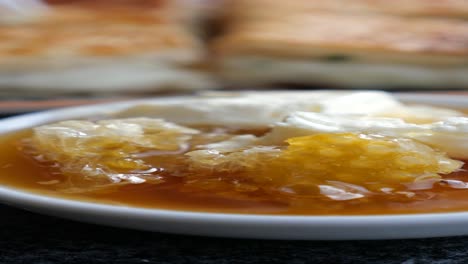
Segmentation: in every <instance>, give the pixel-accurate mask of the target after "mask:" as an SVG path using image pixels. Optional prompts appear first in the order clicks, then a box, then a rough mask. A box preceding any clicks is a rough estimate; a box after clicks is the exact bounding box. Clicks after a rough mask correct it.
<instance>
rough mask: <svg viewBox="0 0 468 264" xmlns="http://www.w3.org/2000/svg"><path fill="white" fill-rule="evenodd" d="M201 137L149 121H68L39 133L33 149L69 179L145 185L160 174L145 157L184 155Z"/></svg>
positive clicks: (41, 128) (181, 128)
mask: <svg viewBox="0 0 468 264" xmlns="http://www.w3.org/2000/svg"><path fill="white" fill-rule="evenodd" d="M197 133H199V132H198V131H197V130H194V129H190V128H186V127H182V126H178V125H175V124H173V123H168V122H165V121H163V120H159V119H148V118H134V119H114V120H102V121H97V122H91V121H64V122H58V123H54V124H48V125H44V126H40V127H37V128H35V129H34V135H33V137H32V138H31V140H30V144H31V145H32V149H33V152H34V153H35V158H36V159H37V160H38V161H41V162H44V161H47V162H54V163H55V164H56V165H54V166H53V167H58V168H60V172H61V173H63V174H65V175H67V176H77V177H75V178H79V177H81V178H87V179H89V180H92V181H96V182H98V183H99V182H103V183H106V182H107V183H108V182H109V181H110V182H113V183H120V182H123V181H128V182H132V183H142V182H144V181H146V180H147V179H148V178H145V176H154V174H157V173H158V171H160V170H161V169H162V168H159V167H154V166H152V164H149V163H148V162H146V161H145V159H144V158H145V156H158V155H161V156H163V155H167V154H176V153H179V152H180V151H185V149H186V148H187V142H188V141H189V140H190V139H191V138H192V136H193V135H195V134H197ZM83 176H84V177H83ZM149 179H152V180H155V179H158V177H151V178H149Z"/></svg>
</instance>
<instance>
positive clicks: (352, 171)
mask: <svg viewBox="0 0 468 264" xmlns="http://www.w3.org/2000/svg"><path fill="white" fill-rule="evenodd" d="M97 114H98V113H97ZM85 118H86V117H85ZM467 126H468V118H467V117H465V116H464V114H463V112H459V111H456V110H452V109H445V108H439V107H432V106H424V105H423V106H422V105H405V104H402V103H400V102H399V101H397V100H396V99H395V98H394V97H392V96H391V95H390V94H387V93H384V92H370V91H369V92H353V93H351V92H336V91H316V92H264V93H262V92H245V93H234V94H233V93H206V94H204V95H201V96H197V97H184V98H172V99H166V100H160V101H155V102H153V103H147V104H136V105H135V106H132V107H129V108H127V109H125V110H123V111H118V112H114V113H111V114H108V115H107V116H102V117H100V118H97V117H93V118H88V119H77V120H63V121H60V122H55V123H50V124H44V125H41V126H37V127H34V128H31V129H28V130H25V131H19V132H16V133H12V134H8V135H4V136H2V138H1V145H2V150H1V152H0V161H1V164H2V166H1V168H0V182H1V183H2V184H3V185H7V186H11V187H15V188H19V189H25V190H28V191H32V192H37V193H40V194H43V195H50V196H58V197H63V198H67V199H75V200H83V201H92V202H97V203H104V204H121V205H125V206H133V207H147V208H164V209H172V210H185V211H204V212H229V213H246V214H291V215H359V214H361V215H362V214H397V213H423V212H424V213H427V212H450V211H466V210H467V209H468V190H466V189H467V188H468V183H467V181H466V177H467V176H468V175H467V174H466V173H465V171H464V169H463V165H464V163H463V160H466V159H468V152H467V151H466V150H467V149H468V145H467V140H466V138H467V133H468V132H467Z"/></svg>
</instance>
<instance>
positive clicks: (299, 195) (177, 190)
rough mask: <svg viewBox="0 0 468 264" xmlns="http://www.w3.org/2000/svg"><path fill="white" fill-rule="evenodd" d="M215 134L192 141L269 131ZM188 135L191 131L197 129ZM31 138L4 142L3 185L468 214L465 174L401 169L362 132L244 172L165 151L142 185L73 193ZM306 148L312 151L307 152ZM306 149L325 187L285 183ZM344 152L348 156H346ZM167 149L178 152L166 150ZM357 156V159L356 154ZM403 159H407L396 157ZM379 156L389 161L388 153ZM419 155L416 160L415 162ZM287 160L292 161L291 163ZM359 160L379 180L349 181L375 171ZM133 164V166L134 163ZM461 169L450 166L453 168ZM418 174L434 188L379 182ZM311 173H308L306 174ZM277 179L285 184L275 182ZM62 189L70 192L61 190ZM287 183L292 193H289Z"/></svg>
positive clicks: (282, 150)
mask: <svg viewBox="0 0 468 264" xmlns="http://www.w3.org/2000/svg"><path fill="white" fill-rule="evenodd" d="M199 129H200V128H199ZM208 130H209V129H208V128H203V129H201V131H203V132H204V134H210V133H205V132H207V131H208ZM216 131H218V132H217V133H214V134H215V136H213V134H210V135H211V137H210V138H209V139H208V138H207V137H203V136H198V137H197V138H196V139H195V141H197V142H196V143H197V144H199V143H204V142H205V143H206V141H209V140H213V137H214V138H216V139H217V140H220V139H223V138H224V137H228V136H230V135H234V134H243V133H249V134H250V133H253V134H256V135H261V134H262V133H264V132H265V131H263V132H259V131H241V130H237V131H236V130H228V129H224V128H218V129H216ZM220 131H221V132H220ZM187 132H188V133H192V131H187ZM31 136H32V131H31V130H28V131H21V132H17V133H14V134H10V135H4V136H2V137H1V138H0V147H1V148H0V184H2V185H4V186H9V187H12V188H16V189H20V190H26V191H30V192H34V193H39V194H42V195H49V196H56V197H61V198H66V199H74V200H82V201H89V202H95V203H106V204H117V205H125V206H134V207H143V208H160V209H171V210H184V211H203V212H224V213H244V214H283V215H363V214H400V213H430V212H452V211H466V210H468V187H467V186H466V184H464V182H465V181H468V173H467V172H466V171H464V170H459V171H457V172H454V173H448V174H447V171H451V170H453V168H454V167H451V168H449V167H446V166H449V165H450V163H447V162H442V163H441V164H439V163H437V162H435V161H434V160H431V159H430V158H428V157H429V156H428V157H425V156H424V155H423V156H417V157H418V158H419V159H416V161H415V162H414V163H413V165H414V164H416V165H414V166H413V167H406V168H403V167H404V166H403V167H402V166H401V164H398V162H397V161H399V160H401V158H403V160H405V159H407V158H408V157H407V156H405V155H406V154H407V153H402V152H398V151H396V150H395V149H392V148H394V147H395V146H396V145H397V143H395V142H394V141H385V140H383V139H378V140H377V141H376V142H377V143H378V144H377V145H379V146H381V147H382V148H379V147H378V146H377V145H373V147H369V145H368V144H367V143H368V142H370V141H369V140H371V139H367V138H359V137H360V136H359V135H353V134H349V135H339V136H336V137H327V136H326V135H314V136H306V137H300V138H293V139H289V140H288V144H289V145H287V144H285V145H284V146H258V147H256V148H254V150H255V151H253V152H252V151H251V152H249V153H248V154H249V155H254V156H249V157H248V159H247V160H248V161H249V162H250V161H252V158H254V157H256V158H258V159H259V161H260V162H259V163H258V164H256V165H255V166H252V167H251V168H250V169H247V170H246V169H236V167H233V165H232V164H231V167H229V168H230V170H227V171H226V170H224V171H218V170H217V169H216V168H211V169H207V168H206V167H205V168H200V167H197V166H195V165H187V164H192V163H187V161H190V159H191V158H192V157H190V156H187V155H184V153H169V154H167V153H165V154H163V155H161V153H159V154H157V155H149V156H146V157H141V160H142V161H143V162H144V163H145V164H146V165H150V166H151V167H152V168H158V169H159V171H154V170H153V171H149V172H148V174H150V176H149V177H146V178H144V179H146V181H144V182H134V183H131V184H123V182H116V183H115V184H112V185H102V186H103V188H96V189H90V190H88V191H81V189H80V188H84V187H86V185H87V184H91V183H90V182H86V181H85V182H81V183H76V182H72V183H71V184H73V186H75V187H76V186H78V187H80V188H78V189H77V190H75V189H73V188H68V187H70V186H68V187H67V186H66V184H65V183H67V181H68V180H69V179H70V177H69V175H67V172H65V173H64V171H63V170H61V168H60V167H57V164H54V163H53V162H52V163H51V162H50V161H45V162H38V160H37V156H34V155H31V153H30V152H29V151H28V150H27V146H28V144H29V143H28V140H30V139H31ZM347 139H348V142H347V141H346V140H347ZM101 143H103V144H104V143H106V142H101ZM192 144H194V142H192ZM310 144H312V145H310ZM340 144H344V145H346V144H352V145H353V144H354V145H353V146H352V147H351V148H350V147H348V148H341V149H340V148H326V146H332V145H338V146H339V145H340ZM356 144H357V145H356ZM111 145H112V144H111ZM109 146H110V145H109ZM109 146H107V147H109ZM305 146H309V147H307V148H305ZM310 146H312V147H310ZM376 146H377V147H376ZM166 147H167V146H166ZM25 148H26V149H25ZM269 148H270V149H269ZM271 148H274V149H275V151H271ZM303 148H305V150H306V151H312V150H313V153H308V154H307V155H309V156H310V155H318V154H320V155H321V156H322V157H325V158H326V159H328V161H329V162H328V163H327V162H323V161H322V162H320V164H321V165H322V166H329V167H328V168H327V170H331V171H330V172H329V173H328V174H327V175H332V176H333V177H331V178H330V179H320V177H325V176H323V175H322V176H320V177H319V179H320V180H321V181H320V182H317V181H315V180H314V181H308V180H307V179H306V180H304V184H295V185H294V186H292V185H288V182H287V181H288V180H287V178H288V177H295V176H297V174H298V173H294V171H288V169H286V168H287V167H288V166H291V164H293V165H294V167H296V168H297V169H298V170H299V171H300V170H304V169H307V166H309V165H308V164H309V162H308V161H307V160H304V159H301V157H304V149H303ZM358 148H360V149H361V150H360V151H361V152H359V153H357V152H356V149H358ZM343 149H348V150H350V151H349V152H343V151H342V150H343ZM25 150H26V151H25ZM168 150H169V151H171V150H173V149H172V148H171V147H168ZM340 150H341V152H340ZM187 151H188V150H187ZM381 151H383V152H384V153H385V155H390V156H388V157H386V158H388V159H389V160H390V161H396V163H392V162H386V161H384V162H383V163H382V161H381V162H380V163H379V162H377V160H376V159H378V158H376V159H373V157H379V156H378V155H380V154H379V153H378V152H381ZM431 151H432V150H431ZM239 153H242V152H239ZM356 153H357V155H355V154H356ZM427 153H429V152H427ZM400 154H401V155H403V156H398V155H400ZM231 155H232V154H231ZM353 155H354V156H353ZM376 155H377V156H376ZM392 155H393V156H392ZM394 155H397V156H398V157H399V159H394V158H391V159H390V158H389V157H394ZM431 155H432V154H431ZM436 155H442V154H436ZM224 156H229V155H224ZM339 157H342V158H343V159H344V160H346V161H347V162H348V163H350V164H353V166H354V167H353V166H351V167H349V166H348V167H346V168H347V171H346V170H341V169H340V168H339V166H338V167H337V166H336V163H335V161H334V159H337V158H338V159H340V158H339ZM353 157H361V158H360V159H358V158H353ZM382 157H383V158H384V159H385V157H384V156H382ZM382 157H380V158H382ZM405 157H406V158H405ZM414 157H415V156H412V158H414ZM118 158H120V156H119V157H118ZM439 158H440V157H439ZM442 159H443V160H444V159H445V158H442ZM236 160H239V159H236ZM247 160H246V161H247ZM208 161H210V159H208ZM413 161H414V160H413ZM444 161H446V160H444ZM284 162H289V164H287V163H284ZM359 162H370V163H375V164H374V165H373V166H384V165H385V166H384V167H376V168H375V172H374V173H375V175H374V176H375V177H376V178H370V179H371V180H367V181H366V182H365V181H362V183H363V184H362V185H360V184H350V183H349V181H347V178H346V177H352V176H353V175H354V176H359V177H361V176H362V177H363V175H362V174H366V173H370V172H368V171H366V170H362V169H361V168H360V165H359ZM245 164H250V163H244V165H245ZM259 164H260V165H261V164H263V165H264V166H260V165H259ZM382 164H384V165H382ZM405 164H406V163H405ZM447 164H449V165H447ZM58 165H60V164H58ZM128 165H129V164H127V163H125V159H123V160H122V162H121V163H117V164H113V165H112V166H114V167H117V168H118V169H122V168H123V169H125V168H126V166H128ZM133 165H134V164H132V163H130V165H129V166H133ZM205 165H206V164H205ZM208 165H209V164H208ZM211 165H212V164H211ZM265 165H266V166H265ZM458 165H459V164H455V163H454V164H452V166H458ZM366 166H367V165H366ZM367 167H368V166H367ZM241 168H245V166H244V167H242V166H241ZM389 168H390V169H389ZM141 169H147V168H146V167H145V168H141ZM421 170H422V172H427V173H428V175H429V178H431V179H432V181H429V186H423V188H414V186H413V187H411V186H410V185H408V186H406V185H402V184H399V185H397V184H396V183H393V182H379V181H378V179H379V178H382V175H383V174H385V173H396V174H398V175H397V176H401V177H402V178H398V177H396V178H394V179H396V180H395V181H396V182H399V181H403V182H405V177H409V176H408V175H405V174H404V172H414V173H417V174H418V175H419V174H421ZM307 171H308V172H310V170H309V169H307ZM333 172H334V174H333ZM288 173H289V174H290V175H288ZM377 174H378V175H377ZM350 175H351V176H350ZM75 176H77V177H78V176H80V175H75ZM81 176H82V175H81ZM260 176H261V177H260ZM278 177H279V178H281V177H284V178H286V179H285V180H283V179H281V180H278V179H277V178H278ZM148 179H151V180H148ZM392 179H393V178H392ZM272 182H281V184H280V185H281V186H282V187H283V188H282V189H281V188H280V189H274V188H266V187H269V186H275V184H272ZM295 183H297V182H295ZM64 184H65V185H64ZM80 184H82V185H80ZM308 184H313V185H314V186H315V187H314V188H311V187H310V186H309V185H308ZM91 185H92V184H91ZM64 186H65V187H67V188H64ZM284 186H286V187H288V188H289V189H288V188H284ZM397 186H398V187H397ZM64 190H66V191H64ZM337 197H338V198H337ZM341 198H343V199H341Z"/></svg>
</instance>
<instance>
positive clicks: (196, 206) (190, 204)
mask: <svg viewBox="0 0 468 264" xmlns="http://www.w3.org/2000/svg"><path fill="white" fill-rule="evenodd" d="M30 135H31V132H30V131H25V132H24V131H23V132H18V133H15V134H11V135H6V136H2V137H1V138H0V184H1V185H4V186H8V187H12V188H15V189H19V190H25V191H28V192H35V193H38V194H43V195H50V196H57V197H61V198H67V199H75V200H81V201H90V202H96V203H106V204H117V205H125V206H134V207H143V208H160V209H171V210H184V211H205V212H223V213H245V214H283V215H285V214H292V215H362V214H399V213H430V212H452V211H468V189H454V188H448V187H446V186H445V187H444V186H442V185H437V184H436V185H435V186H434V187H433V188H432V189H429V190H420V191H413V192H414V193H416V195H415V197H414V198H408V199H401V200H398V199H397V200H395V199H390V197H389V196H388V197H387V196H385V195H378V196H369V197H365V198H361V199H355V200H348V201H335V200H331V199H328V198H327V197H315V198H311V197H301V196H297V197H287V198H285V197H283V196H276V195H274V194H269V195H268V194H264V193H263V194H255V193H254V194H251V195H249V196H247V197H246V196H242V197H239V196H238V195H236V194H235V193H232V194H229V193H227V194H226V193H224V194H223V195H220V194H217V193H215V192H211V191H206V192H204V191H200V190H198V191H193V190H190V189H187V188H186V186H184V182H183V179H182V178H181V177H167V179H166V181H165V182H164V183H162V184H150V183H143V184H130V185H125V186H121V187H119V188H116V189H112V190H109V191H105V192H97V193H96V192H89V193H78V194H77V193H75V194H69V193H62V192H59V191H57V190H56V189H55V187H54V185H48V184H43V183H44V182H51V181H54V180H62V179H63V177H61V176H60V175H56V174H51V173H50V170H49V169H48V168H46V167H43V166H41V165H39V163H37V162H36V161H34V160H33V159H31V157H28V156H27V155H25V154H24V153H23V152H21V151H20V150H18V144H19V142H20V141H21V139H23V138H26V137H28V136H30ZM465 168H467V167H466V166H465ZM219 176H220V177H223V175H219ZM444 177H445V178H449V179H458V180H461V181H468V172H466V171H462V172H457V173H452V174H450V175H446V176H444ZM41 183H42V184H41Z"/></svg>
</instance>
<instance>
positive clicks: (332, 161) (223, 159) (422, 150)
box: [187, 133, 463, 197]
mask: <svg viewBox="0 0 468 264" xmlns="http://www.w3.org/2000/svg"><path fill="white" fill-rule="evenodd" d="M287 143H288V146H287V147H284V148H282V149H281V148H274V147H259V146H257V147H253V148H250V149H245V150H242V151H235V152H231V153H221V152H219V151H217V150H198V151H193V152H189V153H187V155H189V156H190V161H191V162H192V165H191V166H192V168H193V170H194V171H199V172H202V174H203V175H205V177H210V175H212V176H213V177H219V176H220V175H229V173H235V176H236V177H238V178H240V179H241V180H243V181H247V182H249V183H254V184H256V185H258V186H261V188H263V189H271V190H280V191H284V192H287V193H292V194H300V195H316V194H317V193H320V192H323V191H324V190H323V189H324V187H323V186H327V185H326V184H329V183H330V182H332V181H334V182H343V183H349V184H354V185H356V186H363V187H366V188H369V190H370V191H375V190H377V189H378V190H380V189H381V188H383V187H385V186H393V187H394V186H400V188H401V187H402V186H403V184H404V183H410V182H414V181H418V180H428V179H432V180H434V179H436V180H437V179H439V178H440V174H447V173H450V172H453V171H456V170H458V169H459V168H460V167H461V166H462V164H463V163H462V162H460V161H456V160H452V159H450V158H448V157H447V156H446V155H445V154H443V153H441V152H437V151H435V150H433V149H432V148H430V147H428V146H426V145H424V144H421V143H418V142H416V141H413V140H410V139H402V138H398V139H396V138H391V137H383V136H376V135H364V134H353V133H341V134H316V135H311V136H304V137H295V138H290V139H288V140H287ZM335 185H336V184H335ZM334 188H335V187H334ZM328 189H330V188H328ZM328 189H327V190H328ZM335 189H336V188H335ZM397 189H398V188H397ZM328 191H329V190H328ZM334 191H336V190H334ZM369 193H370V192H368V193H364V195H367V194H369ZM346 195H347V196H350V197H351V196H353V197H363V196H364V195H361V194H352V195H351V193H349V192H348V193H346Z"/></svg>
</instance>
